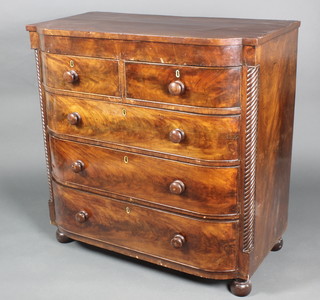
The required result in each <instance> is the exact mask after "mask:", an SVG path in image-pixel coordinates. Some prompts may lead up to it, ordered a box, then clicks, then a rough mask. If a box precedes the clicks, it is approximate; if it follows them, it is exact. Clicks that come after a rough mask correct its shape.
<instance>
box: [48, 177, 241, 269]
mask: <svg viewBox="0 0 320 300" xmlns="http://www.w3.org/2000/svg"><path fill="white" fill-rule="evenodd" d="M53 188H54V198H55V213H56V223H57V225H58V226H59V227H61V228H63V230H66V231H70V232H72V233H74V234H78V235H81V236H85V237H88V238H91V239H95V240H99V241H103V242H105V243H108V244H111V245H116V246H120V247H125V248H127V249H131V250H135V251H138V252H141V253H147V254H148V255H150V256H154V257H157V258H161V259H168V260H170V261H173V262H177V263H182V264H184V265H187V266H190V267H193V268H200V269H202V270H207V271H220V272H225V271H232V270H235V269H236V261H237V258H236V251H237V245H238V233H237V231H238V221H230V222H223V221H203V220H198V219H194V218H189V217H184V216H180V215H176V214H172V213H167V212H162V211H159V210H155V209H151V208H146V207H142V206H139V205H134V204H128V203H126V202H122V201H117V200H111V199H109V198H106V197H102V196H99V195H94V194H90V193H86V192H80V191H77V190H75V189H70V188H65V187H62V186H60V185H57V184H55V183H54V184H53Z"/></svg>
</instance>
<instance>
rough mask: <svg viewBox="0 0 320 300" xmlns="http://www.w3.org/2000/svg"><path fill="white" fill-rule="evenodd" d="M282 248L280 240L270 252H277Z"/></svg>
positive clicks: (281, 240)
mask: <svg viewBox="0 0 320 300" xmlns="http://www.w3.org/2000/svg"><path fill="white" fill-rule="evenodd" d="M282 247H283V239H280V240H279V241H278V242H277V243H276V244H275V245H274V246H273V247H272V249H271V251H279V250H280V249H281V248H282Z"/></svg>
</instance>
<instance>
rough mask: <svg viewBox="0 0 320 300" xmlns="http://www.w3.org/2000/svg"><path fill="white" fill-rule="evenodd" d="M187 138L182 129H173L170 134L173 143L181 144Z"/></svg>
mask: <svg viewBox="0 0 320 300" xmlns="http://www.w3.org/2000/svg"><path fill="white" fill-rule="evenodd" d="M185 136H186V135H185V133H184V131H183V130H182V129H173V130H171V131H170V133H169V139H170V141H171V142H172V143H181V142H182V141H183V140H184V138H185Z"/></svg>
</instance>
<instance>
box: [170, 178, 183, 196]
mask: <svg viewBox="0 0 320 300" xmlns="http://www.w3.org/2000/svg"><path fill="white" fill-rule="evenodd" d="M185 189H186V186H185V184H184V183H183V182H182V181H181V180H175V181H174V182H172V183H171V184H170V192H171V193H172V194H176V195H181V194H182V193H183V192H184V191H185Z"/></svg>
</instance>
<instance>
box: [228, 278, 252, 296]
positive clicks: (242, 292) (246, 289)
mask: <svg viewBox="0 0 320 300" xmlns="http://www.w3.org/2000/svg"><path fill="white" fill-rule="evenodd" d="M229 288H230V291H231V293H232V294H233V295H235V296H238V297H245V296H247V295H249V294H250V292H251V289H252V284H251V281H250V280H241V279H234V280H232V281H231V282H230V284H229Z"/></svg>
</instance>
